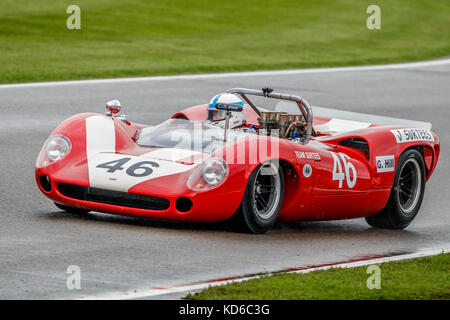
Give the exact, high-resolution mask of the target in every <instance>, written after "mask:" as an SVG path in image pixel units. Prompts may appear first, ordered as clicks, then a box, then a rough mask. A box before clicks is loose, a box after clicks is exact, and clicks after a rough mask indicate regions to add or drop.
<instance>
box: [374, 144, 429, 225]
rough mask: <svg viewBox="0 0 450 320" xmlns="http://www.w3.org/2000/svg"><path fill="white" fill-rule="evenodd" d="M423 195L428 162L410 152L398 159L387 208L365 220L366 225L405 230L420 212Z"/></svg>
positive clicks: (410, 150)
mask: <svg viewBox="0 0 450 320" xmlns="http://www.w3.org/2000/svg"><path fill="white" fill-rule="evenodd" d="M424 192H425V163H424V161H423V157H422V154H421V153H420V152H419V151H417V150H415V149H409V150H407V151H405V152H404V153H403V154H402V155H401V156H400V158H399V160H398V164H397V170H396V171H395V178H394V185H393V188H392V190H391V194H390V196H389V201H388V203H387V205H386V207H385V208H384V209H383V210H382V211H381V212H380V213H377V214H376V215H373V216H370V217H366V221H367V223H368V224H369V225H371V226H372V227H378V228H386V229H404V228H406V227H407V226H408V225H409V224H410V223H411V221H412V220H413V219H414V218H415V216H416V215H417V213H418V212H419V209H420V205H421V204H422V200H423V195H424Z"/></svg>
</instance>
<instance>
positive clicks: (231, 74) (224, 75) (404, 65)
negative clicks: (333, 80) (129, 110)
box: [0, 59, 450, 89]
mask: <svg viewBox="0 0 450 320" xmlns="http://www.w3.org/2000/svg"><path fill="white" fill-rule="evenodd" d="M446 64H450V59H440V60H431V61H422V62H410V63H398V64H385V65H374V66H358V67H336V68H317V69H293V70H273V71H247V72H225V73H208V74H188V75H174V76H152V77H135V78H114V79H98V80H75V81H55V82H35V83H19V84H4V85H0V89H8V88H27V87H28V88H32V87H54V86H71V85H87V84H113V83H126V82H147V81H167V80H198V79H219V78H234V77H254V76H278V75H297V74H313V73H330V72H359V71H377V70H394V69H411V68H425V67H434V66H440V65H446Z"/></svg>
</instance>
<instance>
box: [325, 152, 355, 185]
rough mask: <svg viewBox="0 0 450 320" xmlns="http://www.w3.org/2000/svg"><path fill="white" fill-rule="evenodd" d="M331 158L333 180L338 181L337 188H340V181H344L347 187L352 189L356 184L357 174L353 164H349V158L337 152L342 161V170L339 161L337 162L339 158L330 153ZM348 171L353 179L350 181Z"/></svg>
mask: <svg viewBox="0 0 450 320" xmlns="http://www.w3.org/2000/svg"><path fill="white" fill-rule="evenodd" d="M331 155H332V156H333V160H334V164H333V176H332V179H333V180H338V181H339V188H342V181H344V179H345V180H346V182H347V186H348V187H349V188H353V187H354V186H355V184H356V179H357V178H358V177H357V174H356V169H355V166H354V165H353V163H351V162H349V161H348V160H350V157H349V156H348V155H346V154H344V153H341V152H339V156H340V157H341V159H342V164H343V165H344V170H342V165H341V161H340V160H339V157H338V156H337V155H336V154H335V153H333V152H332V153H331ZM350 171H352V174H351V175H352V176H353V178H352V179H350Z"/></svg>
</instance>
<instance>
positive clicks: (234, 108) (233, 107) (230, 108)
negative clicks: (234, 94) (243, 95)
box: [215, 102, 244, 112]
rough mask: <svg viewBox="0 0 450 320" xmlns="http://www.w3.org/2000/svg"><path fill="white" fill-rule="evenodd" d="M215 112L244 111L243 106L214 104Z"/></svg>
mask: <svg viewBox="0 0 450 320" xmlns="http://www.w3.org/2000/svg"><path fill="white" fill-rule="evenodd" d="M215 107H216V109H217V110H225V111H233V112H242V110H244V107H243V106H240V105H238V104H232V103H221V102H219V103H216V105H215Z"/></svg>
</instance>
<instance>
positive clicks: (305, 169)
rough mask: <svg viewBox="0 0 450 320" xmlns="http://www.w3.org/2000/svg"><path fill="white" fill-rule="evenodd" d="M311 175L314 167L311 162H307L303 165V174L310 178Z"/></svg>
mask: <svg viewBox="0 0 450 320" xmlns="http://www.w3.org/2000/svg"><path fill="white" fill-rule="evenodd" d="M311 175H312V167H311V165H310V164H309V163H307V164H305V165H304V166H303V176H304V177H305V178H309V177H311Z"/></svg>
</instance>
